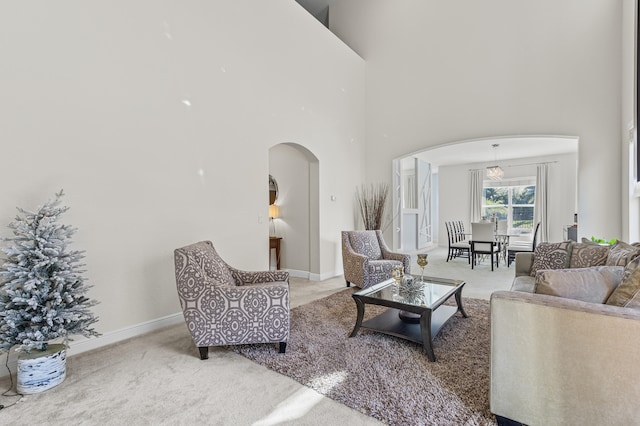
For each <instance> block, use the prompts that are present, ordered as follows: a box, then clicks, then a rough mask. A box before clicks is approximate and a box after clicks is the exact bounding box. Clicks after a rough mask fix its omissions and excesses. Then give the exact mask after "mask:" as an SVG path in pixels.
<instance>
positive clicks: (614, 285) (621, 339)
mask: <svg viewBox="0 0 640 426" xmlns="http://www.w3.org/2000/svg"><path fill="white" fill-rule="evenodd" d="M568 244H569V245H570V247H568V250H567V257H566V258H565V259H564V260H563V261H564V262H565V263H564V267H558V268H554V269H550V270H549V269H547V270H545V269H539V270H536V271H535V273H534V274H532V273H531V271H532V268H534V266H535V264H536V255H535V254H534V253H519V254H518V255H517V256H516V277H515V279H514V282H513V286H512V291H499V292H495V293H493V294H492V296H491V383H490V387H491V392H490V406H491V411H492V412H493V413H494V414H495V415H496V417H497V419H498V423H499V424H509V425H513V424H519V423H523V424H527V425H531V426H534V425H603V424H637V423H638V421H639V419H640V403H639V401H640V380H639V378H640V267H639V266H640V257H638V256H637V254H636V256H634V255H633V253H630V252H631V251H632V249H629V247H632V246H630V245H626V244H624V243H621V244H620V247H623V248H624V249H626V250H627V251H628V252H629V253H628V254H627V255H626V256H623V257H624V258H622V257H620V258H616V257H615V256H611V258H610V255H612V254H615V253H612V252H613V251H614V249H613V248H610V249H609V251H608V252H607V255H608V256H607V258H606V259H605V261H604V264H602V259H601V258H600V259H599V260H598V261H597V263H598V264H597V265H591V266H587V267H584V265H581V266H583V267H581V268H570V267H569V266H570V265H571V256H572V253H571V252H572V249H573V248H576V247H577V249H576V253H574V254H580V253H579V252H580V251H581V250H582V249H583V248H584V246H577V245H576V246H575V247H574V246H573V243H568ZM542 245H543V246H544V244H542ZM594 250H595V249H594ZM592 251H593V250H592ZM596 251H597V250H596ZM618 254H619V253H618ZM634 257H635V259H634ZM560 263H562V262H560ZM574 263H575V264H580V262H574ZM538 266H540V265H538ZM556 266H561V265H556ZM634 285H635V287H634ZM608 303H614V304H615V305H616V306H614V305H611V304H608ZM617 305H619V306H617Z"/></svg>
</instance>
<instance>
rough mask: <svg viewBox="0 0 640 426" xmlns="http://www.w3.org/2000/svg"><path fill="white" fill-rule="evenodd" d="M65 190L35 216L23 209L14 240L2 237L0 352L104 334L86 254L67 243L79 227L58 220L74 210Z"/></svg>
mask: <svg viewBox="0 0 640 426" xmlns="http://www.w3.org/2000/svg"><path fill="white" fill-rule="evenodd" d="M62 196H63V192H62V191H60V192H59V193H57V194H56V197H55V200H53V201H51V200H50V201H48V202H47V203H45V204H44V205H42V206H41V207H39V208H38V209H37V211H35V212H30V211H26V210H23V209H21V208H18V215H17V216H16V218H15V221H13V222H11V223H10V224H9V228H10V229H11V230H12V231H13V235H14V236H13V237H10V238H3V240H4V241H5V242H7V244H6V246H3V247H2V251H3V252H4V254H5V255H6V258H5V259H4V264H3V265H2V267H1V268H0V283H1V285H0V349H4V350H8V349H10V348H11V347H13V346H16V345H17V346H18V347H17V350H19V351H27V352H30V351H32V350H46V349H47V345H48V343H49V342H50V341H51V340H53V339H60V338H63V339H64V343H65V344H66V342H67V339H68V338H69V336H70V335H74V334H79V335H83V336H86V337H89V336H97V335H99V334H98V333H97V332H96V331H95V330H94V329H93V328H92V327H91V324H93V323H95V322H96V321H97V320H98V318H97V317H96V316H94V314H93V313H92V312H91V310H90V308H91V307H92V306H94V305H96V304H97V303H98V302H97V301H95V300H91V299H89V298H87V296H86V293H87V291H88V289H89V288H90V286H88V285H86V284H85V278H84V277H83V276H82V274H83V273H84V272H85V271H84V269H83V268H84V266H85V265H84V264H82V263H80V262H81V260H82V259H83V258H84V252H82V251H76V250H70V249H69V247H68V245H69V243H70V238H71V236H72V235H73V234H74V233H75V232H76V229H75V228H73V227H71V226H68V225H62V224H59V223H58V222H57V220H58V217H59V216H60V215H62V214H63V213H64V212H66V211H67V210H68V209H69V208H68V207H64V206H60V203H61V198H62Z"/></svg>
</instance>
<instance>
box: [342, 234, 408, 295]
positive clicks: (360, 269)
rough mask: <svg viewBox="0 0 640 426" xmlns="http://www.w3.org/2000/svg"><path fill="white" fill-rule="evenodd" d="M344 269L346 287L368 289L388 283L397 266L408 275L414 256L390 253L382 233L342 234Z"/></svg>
mask: <svg viewBox="0 0 640 426" xmlns="http://www.w3.org/2000/svg"><path fill="white" fill-rule="evenodd" d="M342 265H343V267H344V279H345V280H346V282H347V287H350V286H351V284H352V283H353V284H354V285H356V286H358V287H361V288H367V287H370V286H372V285H374V284H378V283H379V282H381V281H384V280H386V279H389V278H390V277H391V268H393V267H394V266H396V265H402V266H404V272H405V274H408V273H409V272H410V267H411V256H409V255H408V254H402V253H393V252H392V251H391V250H389V247H387V244H386V243H385V242H384V239H383V238H382V231H380V230H376V231H342Z"/></svg>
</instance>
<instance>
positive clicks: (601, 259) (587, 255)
mask: <svg viewBox="0 0 640 426" xmlns="http://www.w3.org/2000/svg"><path fill="white" fill-rule="evenodd" d="M609 248H610V247H609V246H601V245H600V244H594V243H584V242H583V243H574V244H573V247H572V248H571V260H570V261H569V267H570V268H589V267H591V266H600V265H605V264H606V263H607V257H608V256H609Z"/></svg>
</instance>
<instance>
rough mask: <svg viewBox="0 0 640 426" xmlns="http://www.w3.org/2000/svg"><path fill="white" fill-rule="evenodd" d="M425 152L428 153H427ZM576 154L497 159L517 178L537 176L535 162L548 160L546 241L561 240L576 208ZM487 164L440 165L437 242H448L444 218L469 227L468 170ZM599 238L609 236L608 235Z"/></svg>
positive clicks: (507, 175) (506, 173)
mask: <svg viewBox="0 0 640 426" xmlns="http://www.w3.org/2000/svg"><path fill="white" fill-rule="evenodd" d="M427 155H428V154H427ZM577 157H578V156H577V155H576V154H563V155H554V156H548V157H533V158H524V159H518V160H505V161H500V166H501V167H502V168H503V170H504V179H505V180H508V179H517V178H526V177H533V178H534V179H535V176H536V163H544V162H550V164H549V180H548V181H549V193H548V197H549V198H548V199H549V241H554V242H557V241H563V240H565V239H566V235H564V227H565V226H567V225H572V224H573V214H574V213H575V208H576V191H577V185H576V176H577V173H576V164H577ZM488 165H490V164H487V163H472V164H461V165H455V166H440V168H439V172H438V185H439V187H438V194H439V200H438V206H439V208H438V216H439V226H438V228H439V230H440V231H439V238H438V245H440V246H445V247H446V246H447V230H446V228H445V226H444V223H445V222H446V221H451V220H462V221H463V223H464V224H465V229H467V230H470V229H471V226H470V210H469V209H470V207H469V205H470V201H469V170H470V169H484V168H485V167H487V166H488ZM578 221H579V227H578V236H579V237H582V236H586V237H591V235H588V234H584V232H583V231H582V228H581V220H580V218H578ZM598 237H599V238H607V239H608V238H609V237H608V236H607V235H603V236H598Z"/></svg>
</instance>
